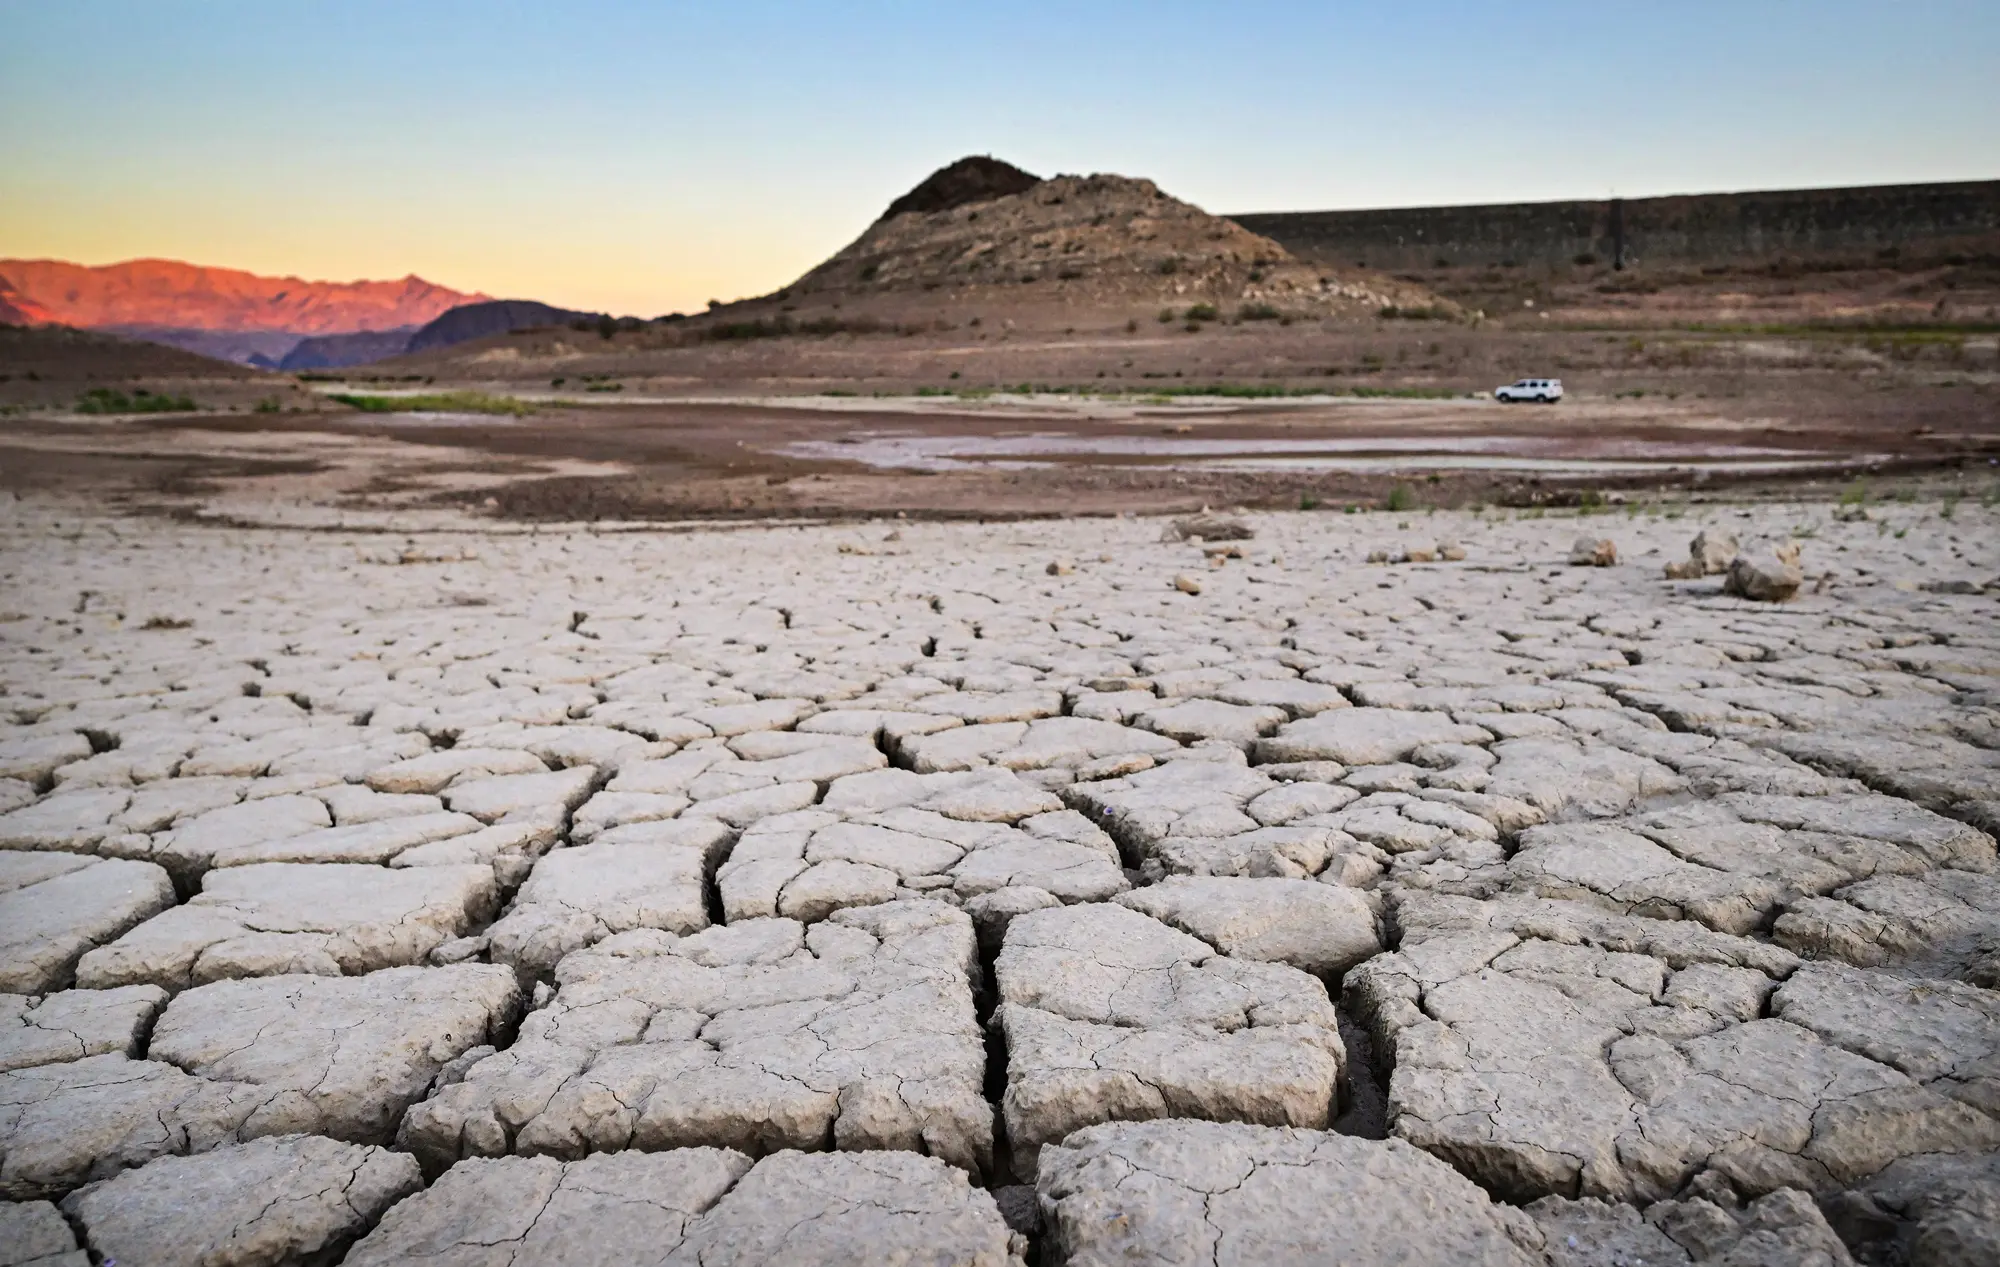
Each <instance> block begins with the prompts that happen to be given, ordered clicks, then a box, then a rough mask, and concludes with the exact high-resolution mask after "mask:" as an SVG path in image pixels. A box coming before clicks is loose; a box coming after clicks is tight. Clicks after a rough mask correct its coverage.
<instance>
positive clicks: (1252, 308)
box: [1236, 304, 1284, 321]
mask: <svg viewBox="0 0 2000 1267" xmlns="http://www.w3.org/2000/svg"><path fill="white" fill-rule="evenodd" d="M1236 315H1237V317H1239V318H1240V319H1242V320H1244V321H1276V320H1277V319H1278V318H1279V317H1281V316H1283V315H1284V314H1283V313H1281V312H1279V311H1278V310H1277V309H1276V308H1273V307H1272V306H1271V305H1269V304H1244V305H1243V306H1242V307H1241V308H1239V309H1238V310H1237V312H1236Z"/></svg>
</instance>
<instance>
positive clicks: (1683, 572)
mask: <svg viewBox="0 0 2000 1267" xmlns="http://www.w3.org/2000/svg"><path fill="white" fill-rule="evenodd" d="M1740 553H1741V550H1740V549H1739V548H1738V546H1737V544H1736V535H1735V534H1734V533H1731V532H1727V531H1723V530H1721V529H1716V528H1703V529H1702V530H1701V531H1700V532H1697V533H1696V534H1695V535H1694V540H1693V541H1690V542H1689V543H1688V557H1687V558H1686V559H1684V560H1681V561H1680V562H1678V563H1669V564H1667V579H1668V580H1673V581H1685V580H1692V579H1695V578H1699V577H1703V576H1719V575H1721V574H1722V573H1725V572H1727V571H1729V565H1730V564H1731V563H1732V562H1734V561H1735V559H1736V556H1737V555H1738V554H1740Z"/></svg>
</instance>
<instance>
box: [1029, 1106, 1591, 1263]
mask: <svg viewBox="0 0 2000 1267" xmlns="http://www.w3.org/2000/svg"><path fill="white" fill-rule="evenodd" d="M1035 1190H1036V1195H1037V1196H1038V1197H1039V1199H1040V1202H1041V1207H1042V1218H1043V1221H1044V1223H1045V1225H1046V1226H1047V1228H1048V1240H1047V1241H1046V1242H1045V1245H1046V1246H1047V1248H1046V1249H1045V1251H1044V1252H1045V1253H1052V1255H1053V1257H1054V1260H1055V1261H1057V1262H1062V1263H1068V1264H1073V1265H1074V1267H1109V1265H1110V1264H1114V1263H1116V1264H1142V1263H1143V1264H1159V1265H1160V1267H1167V1265H1168V1264H1179V1263H1194V1262H1212V1263H1215V1264H1217V1267H1262V1265H1263V1264H1272V1265H1279V1264H1284V1265H1291V1264H1297V1265H1300V1267H1303V1265H1304V1264H1307V1263H1352V1264H1357V1267H1358V1265H1360V1264H1390V1263H1414V1262H1424V1263H1467V1264H1475V1263H1476V1264H1492V1265H1495V1267H1498V1265H1500V1264H1507V1265H1508V1267H1528V1265H1529V1264H1539V1263H1541V1262H1543V1261H1544V1260H1543V1258H1542V1255H1541V1254H1540V1253H1539V1252H1537V1251H1538V1250H1539V1248H1540V1241H1541V1237H1540V1235H1539V1234H1538V1232H1537V1229H1536V1228H1535V1227H1534V1225H1533V1224H1532V1223H1531V1222H1530V1221H1529V1220H1528V1219H1527V1218H1525V1217H1524V1216H1523V1215H1521V1214H1520V1213H1519V1212H1517V1211H1514V1210H1510V1209H1509V1208H1508V1207H1506V1206H1503V1205H1496V1204H1494V1203H1493V1201H1492V1200H1491V1199H1490V1198H1488V1196H1487V1195H1486V1194H1485V1193H1484V1192H1481V1191H1480V1190H1479V1189H1478V1188H1477V1187H1475V1186H1474V1185H1473V1184H1471V1183H1469V1182H1467V1181H1466V1180H1465V1179H1464V1178H1462V1177H1460V1176H1459V1175H1457V1174H1455V1173H1453V1172H1452V1170H1451V1168H1450V1167H1448V1166H1446V1165H1444V1164H1443V1163H1441V1162H1439V1161H1438V1160H1436V1159H1435V1158H1432V1157H1428V1156H1425V1155H1424V1154H1423V1153H1421V1152H1419V1151H1417V1150H1416V1149H1414V1148H1411V1147H1410V1146H1409V1145H1407V1144H1404V1143H1403V1142H1402V1141H1400V1140H1367V1139H1355V1138H1352V1137H1350V1136H1345V1135H1335V1134H1331V1133H1328V1132H1325V1131H1314V1130H1295V1129H1287V1128H1274V1127H1268V1126H1247V1125H1240V1124H1234V1123H1230V1124H1223V1123H1214V1122H1190V1121H1163V1122H1117V1123H1108V1124H1104V1125H1099V1126H1090V1127H1086V1128H1084V1129H1083V1130H1080V1131H1077V1132H1076V1133H1074V1134H1072V1135H1071V1136H1070V1137H1069V1138H1068V1139H1066V1140H1064V1141H1062V1142H1061V1143H1060V1144H1050V1145H1049V1146H1048V1147H1046V1148H1044V1149H1043V1150H1042V1160H1041V1170H1040V1174H1039V1177H1038V1178H1037V1180H1036V1185H1035ZM1589 1261H1593V1262H1597V1261H1605V1262H1608V1261H1610V1260H1608V1259H1604V1260H1589Z"/></svg>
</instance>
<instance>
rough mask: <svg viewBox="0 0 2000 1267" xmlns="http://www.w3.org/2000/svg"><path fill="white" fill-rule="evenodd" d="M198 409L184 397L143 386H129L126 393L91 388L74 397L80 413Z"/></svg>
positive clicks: (149, 412) (155, 411) (127, 412)
mask: <svg viewBox="0 0 2000 1267" xmlns="http://www.w3.org/2000/svg"><path fill="white" fill-rule="evenodd" d="M198 408H200V406H198V405H196V404H195V403H194V401H192V400H190V399H189V398H188V397H186V396H168V395H166V394H164V393H159V392H150V391H147V390H146V389H145V388H143V387H135V388H133V389H132V394H131V395H129V396H128V395H126V394H125V393H124V392H121V391H117V390H115V389H113V388H110V387H93V388H91V389H90V390H89V391H87V392H85V393H84V394H83V395H81V396H79V397H77V398H76V411H77V412H78V413H80V414H179V413H191V412H193V411H194V410H195V409H198Z"/></svg>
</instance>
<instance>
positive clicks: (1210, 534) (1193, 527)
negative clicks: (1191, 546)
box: [1160, 514, 1257, 541]
mask: <svg viewBox="0 0 2000 1267" xmlns="http://www.w3.org/2000/svg"><path fill="white" fill-rule="evenodd" d="M1256 535H1257V532H1256V530H1255V529H1253V528H1252V527H1251V526H1250V525H1249V524H1247V523H1244V522H1243V521H1242V520H1241V519H1233V518H1231V517H1229V516H1227V515H1210V514H1200V515H1188V516H1186V517H1185V518H1181V519H1171V520H1168V521H1167V526H1166V527H1165V528H1163V529H1161V531H1160V540H1162V541H1248V540H1250V539H1252V538H1253V537H1255V536H1256Z"/></svg>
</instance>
